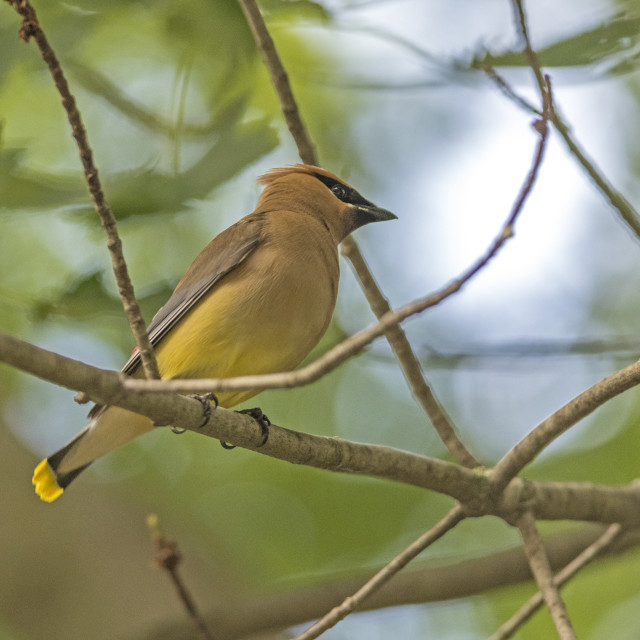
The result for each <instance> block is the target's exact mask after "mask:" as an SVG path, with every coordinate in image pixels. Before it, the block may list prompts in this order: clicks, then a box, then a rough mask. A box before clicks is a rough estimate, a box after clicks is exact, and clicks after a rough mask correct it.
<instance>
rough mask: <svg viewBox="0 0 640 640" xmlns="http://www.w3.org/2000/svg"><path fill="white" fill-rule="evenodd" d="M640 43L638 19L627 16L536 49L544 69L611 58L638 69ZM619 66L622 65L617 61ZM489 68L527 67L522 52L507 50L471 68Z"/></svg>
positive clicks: (584, 64)
mask: <svg viewBox="0 0 640 640" xmlns="http://www.w3.org/2000/svg"><path fill="white" fill-rule="evenodd" d="M639 43H640V18H639V17H636V16H633V17H632V16H629V15H619V16H616V17H614V18H613V19H612V20H611V21H610V22H606V23H603V24H601V25H599V26H597V27H595V28H593V29H590V30H588V31H585V32H583V33H580V34H578V35H574V36H570V37H568V38H565V39H564V40H560V41H558V42H555V43H553V44H551V45H549V46H547V47H544V48H542V49H539V50H537V54H538V58H539V60H540V63H541V64H542V66H543V67H550V68H553V67H582V66H588V65H594V64H598V63H603V62H605V61H608V62H612V61H611V59H612V58H617V59H618V60H619V61H621V60H626V59H627V58H629V60H628V61H627V62H629V61H633V62H634V64H629V66H628V70H629V71H632V70H633V71H635V70H637V68H638V63H637V54H636V48H637V46H638V44H639ZM617 64H618V65H620V64H621V63H620V62H618V63H617ZM486 65H489V66H492V67H525V66H528V63H527V60H526V57H525V55H524V51H523V50H517V51H509V52H506V53H503V54H499V55H494V54H492V53H486V54H485V55H484V56H482V57H475V58H474V61H473V62H472V64H471V66H472V67H473V68H476V69H477V68H482V67H483V66H486Z"/></svg>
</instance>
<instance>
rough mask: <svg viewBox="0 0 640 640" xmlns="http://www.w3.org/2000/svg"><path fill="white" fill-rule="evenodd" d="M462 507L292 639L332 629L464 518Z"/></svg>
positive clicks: (301, 639) (308, 639)
mask: <svg viewBox="0 0 640 640" xmlns="http://www.w3.org/2000/svg"><path fill="white" fill-rule="evenodd" d="M465 517H466V516H465V513H464V510H463V508H462V507H461V506H460V505H459V504H458V505H456V506H455V507H454V508H453V509H451V511H449V513H448V514H447V515H446V516H445V517H444V518H443V519H442V520H440V522H438V524H436V525H435V526H434V527H432V528H431V529H429V531H427V532H426V533H424V534H423V535H421V536H420V537H419V538H418V539H417V540H415V542H413V543H411V544H410V545H409V546H408V547H407V548H406V549H405V550H404V551H403V552H402V553H400V554H399V555H397V556H396V557H395V558H394V559H393V560H391V562H389V564H387V565H386V566H385V567H384V568H383V569H381V570H380V571H378V573H376V575H375V576H373V578H371V580H369V581H368V582H367V583H366V584H364V585H363V586H362V587H361V588H360V589H358V591H356V592H355V593H354V594H353V595H352V596H350V597H348V598H346V599H345V600H344V601H343V602H342V604H340V605H339V606H337V607H334V608H333V609H332V610H331V611H329V613H328V614H327V615H325V616H324V617H323V618H321V619H320V620H318V622H316V623H315V624H314V625H313V626H311V627H309V628H308V629H307V630H306V631H305V632H304V633H301V634H300V635H299V636H297V638H295V640H312V639H313V638H317V637H318V636H320V635H321V634H323V633H324V632H325V631H326V630H327V629H330V628H331V627H333V626H335V625H336V624H338V622H340V620H343V619H344V618H346V617H347V616H348V615H349V614H350V613H352V612H353V611H354V610H355V609H357V608H358V606H360V604H361V603H362V602H363V601H364V600H366V599H367V598H368V597H369V596H370V595H371V594H373V593H375V592H376V591H377V590H378V589H380V588H381V587H382V586H383V585H384V584H386V583H387V582H388V581H389V580H390V579H391V578H392V577H393V576H394V575H395V574H396V573H398V571H400V570H401V569H403V568H404V567H406V566H407V564H409V562H411V560H413V559H414V558H415V557H416V556H418V555H419V554H420V553H422V551H424V550H425V549H426V548H427V547H429V546H430V545H432V544H433V543H434V542H436V540H438V539H439V538H441V537H442V536H443V535H444V534H445V533H447V532H448V531H450V530H451V529H453V528H454V527H455V526H456V525H457V524H458V523H460V522H462V520H464V519H465Z"/></svg>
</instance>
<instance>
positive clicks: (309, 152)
mask: <svg viewBox="0 0 640 640" xmlns="http://www.w3.org/2000/svg"><path fill="white" fill-rule="evenodd" d="M238 2H239V3H240V6H241V7H242V10H243V12H244V14H245V16H246V18H247V21H248V23H249V26H250V27H251V31H252V33H253V36H254V38H255V41H256V44H257V46H258V49H259V50H260V53H261V54H262V58H263V60H264V63H265V66H266V67H267V69H268V71H269V73H270V75H271V81H272V83H273V86H274V88H275V90H276V93H277V94H278V98H279V99H280V105H281V107H282V113H283V115H284V118H285V121H286V123H287V127H288V128H289V132H290V133H291V136H292V137H293V139H294V141H295V143H296V145H297V147H298V153H299V155H300V158H301V159H302V161H303V162H306V163H307V164H314V165H315V164H318V160H317V155H316V151H315V148H314V146H313V143H312V142H311V139H310V137H309V134H308V132H307V129H306V127H305V125H304V121H303V120H302V117H301V116H300V111H299V109H298V106H297V103H296V100H295V98H294V95H293V91H292V89H291V84H290V83H289V77H288V75H287V72H286V70H285V68H284V65H283V64H282V61H281V60H280V56H279V55H278V52H277V50H276V47H275V44H274V42H273V39H272V38H271V35H270V34H269V30H268V29H267V25H266V24H265V22H264V18H263V17H262V14H261V13H260V9H259V8H258V5H257V4H256V2H255V0H238ZM342 254H343V255H344V256H346V257H347V258H349V260H350V261H351V263H352V265H353V267H354V269H355V272H356V274H357V276H358V278H359V279H360V284H361V286H362V289H363V290H364V293H365V295H366V297H367V300H368V301H369V305H370V306H371V308H372V310H373V312H374V313H375V314H376V316H377V317H378V320H381V319H382V316H384V315H385V314H386V313H387V312H388V311H389V304H388V302H387V300H386V298H385V297H384V295H383V294H382V291H380V288H379V287H378V285H377V283H376V281H375V279H374V278H373V275H372V274H371V272H370V271H369V268H368V267H367V265H366V263H365V261H364V259H363V258H362V254H361V253H360V249H359V248H358V245H357V243H356V241H355V240H354V239H353V238H351V237H349V238H346V239H345V240H344V241H343V242H342ZM385 336H386V338H387V340H388V341H389V344H390V345H391V348H392V349H393V351H394V352H395V354H396V357H397V358H398V361H399V362H400V365H401V367H402V370H403V373H404V375H405V378H406V379H407V381H408V382H409V385H410V386H411V390H412V392H413V394H414V396H415V397H416V398H417V400H418V402H420V404H421V405H422V407H423V409H424V410H425V412H426V413H427V415H428V416H429V418H430V420H431V422H432V423H433V426H434V428H435V429H436V431H437V432H438V434H439V435H440V437H441V439H442V441H443V442H444V444H445V446H446V447H447V448H448V449H449V451H450V452H451V454H452V455H453V456H454V457H455V458H456V459H457V460H458V461H459V462H460V463H462V464H464V465H465V466H467V467H475V466H478V465H479V461H478V460H477V459H476V458H475V456H474V455H473V454H472V453H471V452H470V451H468V449H467V448H466V447H465V445H464V444H463V442H462V441H461V440H460V438H459V436H458V434H457V433H456V429H455V426H454V424H453V422H452V420H451V418H450V417H449V416H448V415H447V413H446V412H445V411H444V409H443V408H442V406H441V405H440V404H439V402H438V400H437V399H436V397H435V395H434V393H433V392H432V391H431V388H430V387H429V384H428V382H427V381H426V379H425V377H424V374H423V373H422V369H421V367H420V363H419V361H418V359H417V357H416V355H415V354H414V353H413V350H412V348H411V344H410V343H409V340H408V339H407V336H406V334H405V332H404V330H403V329H402V328H401V327H400V326H398V325H397V324H395V325H392V326H390V327H389V329H388V330H387V331H386V332H385Z"/></svg>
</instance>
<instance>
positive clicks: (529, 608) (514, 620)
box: [489, 523, 622, 640]
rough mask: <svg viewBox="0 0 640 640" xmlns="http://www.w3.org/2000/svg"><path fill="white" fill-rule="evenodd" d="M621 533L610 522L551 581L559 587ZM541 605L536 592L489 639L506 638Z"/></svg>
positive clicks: (540, 595) (618, 526)
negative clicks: (599, 534) (603, 530)
mask: <svg viewBox="0 0 640 640" xmlns="http://www.w3.org/2000/svg"><path fill="white" fill-rule="evenodd" d="M621 533H622V527H621V526H620V525H619V524H617V523H616V524H612V525H611V526H609V527H608V528H607V530H606V531H605V532H604V533H603V534H602V535H601V536H600V537H599V538H598V539H597V540H595V541H594V542H592V543H591V544H590V545H589V546H588V547H587V548H586V549H583V551H582V552H581V553H579V554H578V555H577V556H576V557H575V558H574V559H573V560H571V562H569V563H568V564H566V565H565V566H564V567H563V568H562V570H561V571H558V573H557V574H556V575H555V576H554V578H553V583H554V584H555V585H556V586H557V587H561V586H562V585H564V584H565V583H566V582H568V581H569V580H570V579H571V578H573V576H575V575H576V574H577V573H578V571H580V570H581V569H584V567H586V566H587V565H588V564H589V563H590V562H591V561H592V560H594V559H595V558H596V556H598V555H600V554H601V553H603V552H604V551H606V550H607V549H608V548H609V547H610V546H611V545H612V544H613V543H614V542H615V541H616V540H617V538H618V537H619V535H620V534H621ZM541 605H542V594H541V593H540V592H538V593H536V594H535V595H534V596H533V597H532V598H530V599H529V600H528V602H526V603H525V604H524V605H523V606H522V607H521V609H520V610H519V611H518V612H517V613H515V614H514V615H513V616H512V617H511V618H510V619H509V620H507V622H505V623H504V624H503V625H502V626H501V627H500V628H499V629H498V630H497V631H496V632H495V633H494V634H493V635H492V636H491V638H489V640H507V638H511V637H512V636H513V634H514V633H515V632H516V631H517V630H518V629H519V628H520V627H521V626H522V625H523V624H524V623H525V622H527V620H529V618H531V616H532V615H533V614H534V613H535V612H536V611H537V610H538V609H539V608H540V606H541Z"/></svg>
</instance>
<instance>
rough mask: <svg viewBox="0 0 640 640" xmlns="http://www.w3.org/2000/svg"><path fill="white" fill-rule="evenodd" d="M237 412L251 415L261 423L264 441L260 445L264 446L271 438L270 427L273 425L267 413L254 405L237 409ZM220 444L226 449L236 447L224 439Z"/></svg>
mask: <svg viewBox="0 0 640 640" xmlns="http://www.w3.org/2000/svg"><path fill="white" fill-rule="evenodd" d="M237 413H244V414H245V415H247V416H251V417H252V418H253V419H254V420H255V421H256V422H257V423H258V424H259V425H260V429H261V431H262V442H261V443H260V444H259V445H258V446H259V447H263V446H264V445H265V444H266V443H267V440H268V439H269V427H270V426H271V420H269V418H268V417H267V415H266V414H265V413H262V409H260V407H254V408H253V409H241V410H240V411H237ZM220 444H221V445H222V447H223V448H224V449H235V448H236V446H235V445H234V444H229V443H228V442H224V441H222V440H221V441H220Z"/></svg>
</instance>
